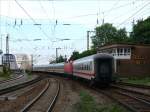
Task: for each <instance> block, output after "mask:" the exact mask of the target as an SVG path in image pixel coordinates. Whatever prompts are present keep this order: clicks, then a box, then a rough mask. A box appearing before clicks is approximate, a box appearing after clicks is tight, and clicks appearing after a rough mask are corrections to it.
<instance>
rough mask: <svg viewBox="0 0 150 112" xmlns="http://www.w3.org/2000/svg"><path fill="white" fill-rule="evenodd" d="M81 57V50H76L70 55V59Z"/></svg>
mask: <svg viewBox="0 0 150 112" xmlns="http://www.w3.org/2000/svg"><path fill="white" fill-rule="evenodd" d="M78 58H79V52H78V51H74V52H73V53H72V55H71V57H70V59H69V60H76V59H78Z"/></svg>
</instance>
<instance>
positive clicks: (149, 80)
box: [123, 77, 150, 86]
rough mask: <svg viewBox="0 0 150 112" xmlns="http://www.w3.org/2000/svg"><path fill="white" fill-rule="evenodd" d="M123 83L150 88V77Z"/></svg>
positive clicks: (135, 78) (131, 79)
mask: <svg viewBox="0 0 150 112" xmlns="http://www.w3.org/2000/svg"><path fill="white" fill-rule="evenodd" d="M123 82H127V83H132V84H140V85H148V86H150V77H144V78H137V77H132V78H128V79H125V80H123Z"/></svg>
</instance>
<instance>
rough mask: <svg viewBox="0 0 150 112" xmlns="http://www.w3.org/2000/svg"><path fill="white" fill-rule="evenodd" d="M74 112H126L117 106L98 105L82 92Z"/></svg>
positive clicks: (87, 94)
mask: <svg viewBox="0 0 150 112" xmlns="http://www.w3.org/2000/svg"><path fill="white" fill-rule="evenodd" d="M73 109H74V110H73V111H74V112H126V110H125V109H124V108H122V107H120V106H118V105H117V104H107V105H106V104H102V105H98V104H97V103H96V101H95V100H94V98H93V97H92V96H91V95H89V93H87V92H86V91H81V93H80V101H79V102H78V103H76V104H75V105H74V108H73Z"/></svg>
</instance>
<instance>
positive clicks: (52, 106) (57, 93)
mask: <svg viewBox="0 0 150 112" xmlns="http://www.w3.org/2000/svg"><path fill="white" fill-rule="evenodd" d="M59 92H60V83H59V82H58V87H57V92H56V95H55V96H54V98H53V101H52V102H51V103H50V106H49V108H48V109H47V111H46V112H52V110H53V108H54V105H55V103H56V100H57V99H58V96H59Z"/></svg>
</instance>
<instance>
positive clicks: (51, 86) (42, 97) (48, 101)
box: [20, 79, 60, 112]
mask: <svg viewBox="0 0 150 112" xmlns="http://www.w3.org/2000/svg"><path fill="white" fill-rule="evenodd" d="M59 91H60V84H59V82H58V81H56V80H53V79H51V80H49V81H48V83H47V85H46V86H45V88H44V89H43V90H42V91H41V92H40V93H39V94H38V96H36V97H35V98H34V99H33V100H32V101H30V102H29V103H28V104H26V106H24V107H23V109H21V111H20V112H26V111H28V112H37V111H40V112H51V111H52V109H53V107H54V104H55V102H56V100H57V97H58V95H59Z"/></svg>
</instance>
